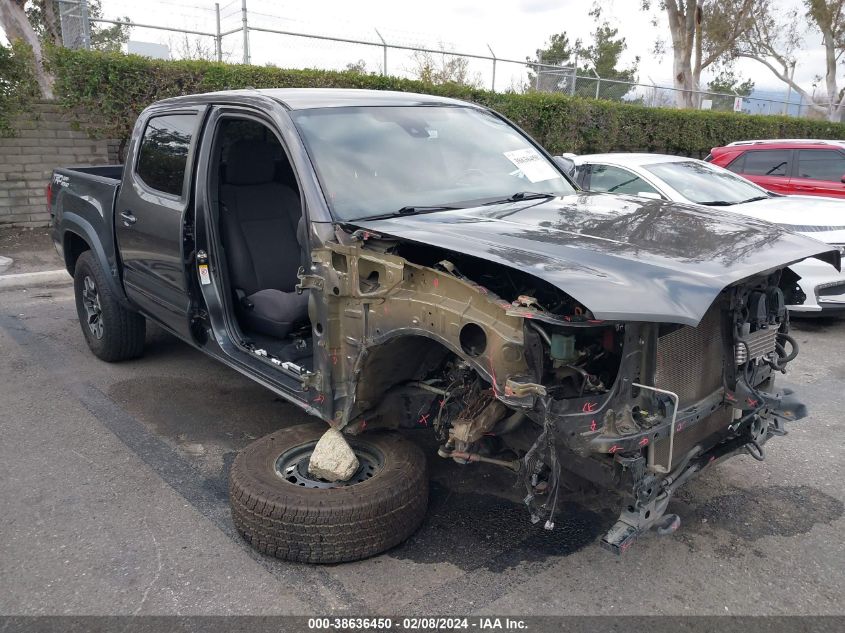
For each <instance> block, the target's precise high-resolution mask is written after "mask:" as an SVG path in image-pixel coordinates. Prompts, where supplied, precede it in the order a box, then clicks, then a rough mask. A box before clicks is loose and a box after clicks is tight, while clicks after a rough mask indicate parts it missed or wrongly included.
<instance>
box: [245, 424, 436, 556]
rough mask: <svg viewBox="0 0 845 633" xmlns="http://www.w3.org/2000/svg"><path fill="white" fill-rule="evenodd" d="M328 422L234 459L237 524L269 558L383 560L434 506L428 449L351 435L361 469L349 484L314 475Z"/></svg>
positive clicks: (381, 436)
mask: <svg viewBox="0 0 845 633" xmlns="http://www.w3.org/2000/svg"><path fill="white" fill-rule="evenodd" d="M326 429H327V426H326V424H325V423H324V422H319V423H315V424H303V425H300V426H294V427H291V428H287V429H283V430H281V431H276V432H275V433H271V434H270V435H267V436H265V437H263V438H261V439H260V440H257V441H256V442H253V443H252V444H250V445H249V446H247V447H246V448H245V449H244V450H243V451H242V452H241V453H240V454H238V456H237V457H236V458H235V463H234V464H233V465H232V470H231V473H230V476H229V503H230V504H231V506H232V518H233V520H234V522H235V526H236V527H237V529H238V531H239V532H240V533H241V534H242V535H243V537H244V538H245V539H246V540H247V541H249V543H251V544H252V546H253V547H255V548H256V549H257V550H258V551H260V552H262V553H263V554H268V555H270V556H275V557H277V558H282V559H285V560H291V561H298V562H304V563H339V562H345V561H352V560H358V559H361V558H367V557H368V556H373V555H375V554H379V553H380V552H383V551H385V550H387V549H390V548H391V547H393V546H394V545H397V544H399V543H401V542H402V541H404V540H405V539H406V538H408V537H409V536H410V535H411V534H413V533H414V532H415V531H416V529H417V528H418V527H419V525H420V523H421V522H422V520H423V517H424V516H425V512H426V508H427V506H428V468H427V464H426V460H425V456H424V455H423V453H422V451H421V450H420V449H419V448H418V447H417V446H416V445H414V444H412V443H411V442H409V441H408V440H406V439H404V438H402V437H401V436H400V435H399V434H398V433H391V432H372V433H370V434H365V435H362V436H360V437H347V440H348V441H349V444H350V446H351V447H352V449H353V450H354V451H355V455H356V456H357V457H358V461H359V462H360V466H359V468H358V470H357V471H356V472H355V474H354V475H353V476H352V477H351V478H350V480H349V481H347V482H338V483H329V482H326V481H323V480H320V479H316V478H314V477H313V476H311V475H310V474H309V473H308V460H309V458H310V455H311V453H312V452H313V450H314V446H315V445H316V444H317V440H319V439H320V437H321V436H322V434H323V433H324V432H325V431H326Z"/></svg>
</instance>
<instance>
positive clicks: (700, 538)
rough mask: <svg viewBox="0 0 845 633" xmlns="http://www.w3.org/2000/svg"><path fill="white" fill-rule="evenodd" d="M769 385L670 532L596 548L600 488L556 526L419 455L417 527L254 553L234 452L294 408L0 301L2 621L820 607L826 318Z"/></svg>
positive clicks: (516, 495)
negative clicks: (778, 426) (359, 555)
mask: <svg viewBox="0 0 845 633" xmlns="http://www.w3.org/2000/svg"><path fill="white" fill-rule="evenodd" d="M794 331H795V333H796V334H797V338H798V340H799V342H800V344H801V354H800V355H799V357H798V359H797V361H795V362H794V363H792V364H791V365H790V373H789V374H788V375H787V376H786V377H784V378H783V379H782V380H781V383H780V384H788V385H790V386H793V387H794V388H795V389H796V391H798V390H800V393H801V395H802V396H803V397H804V400H805V402H807V403H808V404H809V406H810V409H811V415H810V417H809V418H808V419H806V420H803V421H801V422H799V423H796V424H794V425H792V426H791V428H790V433H789V435H788V436H787V437H786V438H776V439H774V440H772V441H771V442H770V443H769V444H767V446H766V452H767V459H766V461H765V462H763V463H758V462H756V461H754V460H753V459H752V458H751V457H749V456H741V457H738V458H735V459H733V460H730V461H728V462H726V463H723V464H720V465H718V466H716V467H714V468H712V469H709V470H708V471H705V473H704V474H703V475H702V476H700V477H699V478H697V479H696V480H694V481H693V482H691V483H690V484H688V485H687V486H686V487H684V488H683V489H682V490H681V492H680V494H679V496H678V497H676V499H675V500H674V501H673V503H672V504H671V505H670V511H672V512H676V513H677V514H679V515H680V516H681V518H682V521H683V524H682V526H681V529H680V530H679V531H678V532H677V533H676V534H675V535H673V536H667V537H658V536H656V535H654V534H650V535H648V536H646V537H644V538H642V539H640V541H639V542H638V543H637V544H636V545H635V546H634V547H633V548H631V550H630V551H629V552H628V553H626V554H625V555H624V556H623V557H621V558H615V557H613V556H612V555H610V554H608V553H607V552H605V551H603V550H601V549H600V548H599V546H598V542H599V539H600V538H601V536H602V535H603V534H604V532H605V531H606V530H607V529H608V528H609V527H610V526H611V525H612V524H613V522H614V520H615V518H616V516H617V511H618V505H617V503H618V502H617V501H616V500H614V499H599V500H597V499H595V498H593V497H589V496H583V495H580V494H577V493H572V494H571V495H568V496H567V497H566V499H565V502H564V503H563V504H562V509H561V511H560V514H559V515H558V518H557V527H556V528H555V530H554V531H551V532H547V531H545V530H543V528H542V523H541V524H538V525H532V524H531V523H530V521H529V519H528V513H527V511H526V510H525V508H524V506H523V505H522V503H521V498H522V496H523V490H522V489H521V488H520V487H519V486H516V485H515V481H514V479H513V477H512V476H511V475H509V474H508V473H507V472H505V471H504V470H502V469H498V470H497V469H496V467H493V466H490V467H488V466H486V465H478V464H476V465H470V466H460V465H458V464H455V463H453V462H451V461H446V460H443V459H440V458H438V457H437V456H436V453H435V450H434V449H435V445H434V444H433V443H432V440H431V438H429V437H428V435H427V434H426V431H425V430H421V431H416V432H411V437H413V438H414V439H415V440H416V441H419V442H420V443H422V444H424V445H425V446H426V448H427V449H429V450H428V454H429V455H430V463H431V470H432V478H433V479H432V489H431V502H430V510H429V515H428V518H427V519H426V521H425V523H424V524H423V526H422V528H421V529H420V530H419V532H417V534H416V535H415V536H414V537H412V538H411V539H410V540H409V541H408V542H406V543H405V544H403V545H400V546H398V547H396V548H394V549H393V550H391V551H389V552H387V553H386V554H384V555H381V556H378V557H376V558H372V559H369V560H365V561H360V562H356V563H351V564H344V565H335V566H323V567H316V566H307V565H299V564H290V563H286V562H281V561H277V560H274V559H269V558H265V557H263V556H261V555H259V554H257V553H255V552H253V551H252V550H251V548H250V547H249V546H248V545H247V544H246V543H245V542H243V541H242V540H241V539H240V537H239V536H238V534H237V533H236V532H235V530H234V527H233V525H232V522H231V519H230V517H229V509H228V503H227V499H226V496H227V473H228V469H229V466H230V464H231V463H232V460H233V458H234V455H235V453H236V451H238V450H239V449H241V448H243V447H244V446H245V445H247V444H248V443H249V442H251V441H252V440H254V439H256V438H258V437H261V436H263V435H265V434H267V433H269V432H271V431H273V430H275V429H277V428H280V427H283V426H287V425H294V424H300V423H303V422H306V421H308V420H309V419H308V418H307V416H305V415H304V414H303V413H301V412H300V411H299V410H298V409H296V408H295V407H293V406H291V405H289V404H286V403H285V402H283V401H281V400H280V399H279V398H277V397H276V396H275V395H274V394H272V393H271V392H269V391H267V390H265V389H264V388H262V387H260V386H259V385H257V384H255V383H253V382H251V381H250V380H248V379H247V378H245V377H243V376H241V375H239V374H238V373H236V372H235V371H233V370H231V369H229V368H227V367H224V366H222V365H220V364H218V363H216V362H214V361H212V360H211V359H208V358H206V357H205V356H204V355H203V354H201V353H200V352H197V351H195V350H193V349H192V348H190V347H189V346H187V345H186V344H184V343H181V342H179V341H177V340H176V339H174V338H172V337H171V336H169V335H168V334H166V333H163V332H162V331H161V330H159V329H157V328H155V327H150V328H149V331H148V335H147V338H148V341H147V350H146V354H145V356H144V357H143V358H142V359H140V360H138V361H133V362H128V363H123V364H117V365H109V364H106V363H102V362H100V361H98V360H97V359H95V358H94V357H93V356H92V355H91V354H90V353H89V352H88V349H87V347H86V346H85V343H84V340H83V338H82V335H81V333H80V331H79V325H78V323H77V320H76V313H75V307H74V302H73V297H72V292H71V289H70V288H69V287H67V286H61V287H44V288H36V287H33V288H28V289H26V290H21V289H18V290H7V291H4V292H0V354H2V359H3V360H2V362H0V403H2V406H0V438H2V441H0V481H2V482H3V485H2V486H0V508H2V512H0V561H2V564H0V612H2V613H3V614H6V615H9V614H17V615H22V614H27V615H36V614H39V615H40V614H102V615H112V614H119V615H123V614H161V615H170V614H180V615H197V614H256V615H263V614H300V615H307V614H327V613H351V614H379V613H380V614H396V615H412V614H461V615H467V614H472V613H478V614H485V613H490V614H514V615H527V614H541V615H542V614H548V615H551V614H555V615H557V614H605V615H607V614H649V615H651V614H680V615H693V614H747V615H758V614H839V613H842V610H843V609H842V604H843V603H842V595H843V593H845V542H843V539H842V534H843V533H845V518H843V513H845V505H843V502H845V458H843V452H842V447H843V446H845V427H844V426H843V423H842V420H841V411H842V410H843V408H845V321H836V320H828V319H826V320H823V321H809V322H803V323H799V324H797V325H796V326H795V327H794Z"/></svg>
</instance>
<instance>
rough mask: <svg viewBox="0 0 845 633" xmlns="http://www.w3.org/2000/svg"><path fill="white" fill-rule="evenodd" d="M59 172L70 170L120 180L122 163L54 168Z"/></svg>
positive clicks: (75, 172)
mask: <svg viewBox="0 0 845 633" xmlns="http://www.w3.org/2000/svg"><path fill="white" fill-rule="evenodd" d="M56 171H57V172H58V171H61V172H71V173H74V174H86V175H87V176H97V177H98V178H104V179H107V180H117V181H118V182H119V181H120V178H121V176H123V165H92V166H90V167H64V168H62V169H58V170H56Z"/></svg>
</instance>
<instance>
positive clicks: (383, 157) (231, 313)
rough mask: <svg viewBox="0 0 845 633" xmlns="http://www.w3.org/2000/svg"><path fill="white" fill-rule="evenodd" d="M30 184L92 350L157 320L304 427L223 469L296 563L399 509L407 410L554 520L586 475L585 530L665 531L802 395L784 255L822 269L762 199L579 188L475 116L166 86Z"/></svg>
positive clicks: (370, 544)
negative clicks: (795, 388)
mask: <svg viewBox="0 0 845 633" xmlns="http://www.w3.org/2000/svg"><path fill="white" fill-rule="evenodd" d="M48 197H49V206H50V211H51V214H52V230H53V238H54V241H55V243H56V246H57V248H58V250H59V252H60V253H61V254H62V256H63V257H64V260H65V262H66V264H67V268H68V271H69V272H70V273H71V274H72V275H73V276H74V283H75V291H76V298H77V310H78V314H79V318H80V321H81V324H82V331H83V334H84V335H85V338H86V340H87V342H88V344H89V346H90V348H91V349H92V351H93V352H94V353H95V354H96V355H97V356H99V357H100V358H102V359H104V360H107V361H117V360H124V359H129V358H133V357H136V356H138V355H140V354H141V353H142V350H143V345H144V332H145V329H144V328H145V322H146V319H150V320H152V321H154V322H156V323H157V324H159V325H160V326H162V327H164V328H166V329H167V330H169V331H170V332H172V333H174V334H175V335H176V336H179V337H180V338H182V339H184V340H185V341H187V342H188V343H189V344H191V345H193V346H195V347H196V348H198V349H200V350H202V351H204V352H205V353H207V354H209V355H211V356H213V357H215V358H217V359H219V360H220V361H222V362H224V363H226V364H228V365H229V366H231V367H233V368H234V369H236V370H238V371H239V372H242V373H243V374H245V375H247V376H249V377H251V378H253V379H254V380H256V381H258V382H259V383H261V384H263V385H264V386H266V387H267V388H268V389H271V390H273V391H275V392H276V393H278V394H279V395H281V396H283V397H284V398H286V399H287V400H289V401H290V402H292V403H294V404H295V405H298V406H300V407H302V408H303V409H305V410H307V411H308V412H309V413H311V414H313V415H314V416H316V417H318V418H320V419H321V420H323V422H322V423H319V424H313V425H311V424H308V425H303V426H295V427H288V428H283V429H281V430H279V431H277V432H274V433H272V434H271V435H269V436H267V437H265V438H262V439H260V440H258V441H256V442H255V443H253V444H252V445H250V446H249V447H247V448H246V449H245V450H244V451H242V452H241V454H239V455H238V457H237V459H236V460H235V462H234V465H233V467H232V470H231V474H230V499H231V506H232V516H233V519H234V522H235V525H236V526H237V528H238V530H239V531H240V532H241V534H243V536H244V537H245V538H246V539H247V540H248V541H249V542H250V543H252V545H254V546H255V547H256V548H258V549H259V550H260V551H262V552H265V553H267V554H271V555H274V556H277V557H280V558H285V559H290V560H298V561H309V562H336V561H347V560H354V559H358V558H362V557H365V556H369V555H373V554H375V553H378V552H380V551H383V550H385V549H387V548H389V547H391V546H393V545H395V544H397V543H399V542H401V541H402V540H403V539H405V538H407V537H408V536H409V535H410V534H412V533H413V532H414V530H415V529H416V528H417V527H418V526H419V524H420V522H421V521H422V519H423V516H424V514H425V510H426V505H427V502H428V480H427V473H426V458H425V456H424V455H423V453H422V451H421V449H420V448H418V446H417V445H416V444H414V443H412V442H410V441H409V440H407V439H405V438H403V436H402V433H401V429H407V428H421V427H426V428H428V429H430V430H431V432H432V433H434V434H435V435H436V437H437V438H438V439H439V441H440V448H439V450H438V453H439V455H440V456H441V457H444V458H449V459H452V460H454V461H456V462H459V463H462V464H467V463H472V462H487V463H490V464H496V465H499V466H502V467H505V468H508V469H510V470H512V471H513V472H514V473H515V476H516V477H518V478H519V479H520V480H521V482H522V483H523V485H524V486H525V490H526V505H527V512H526V520H529V518H530V520H532V521H534V522H541V526H545V527H546V528H547V529H553V528H554V524H555V522H558V523H560V522H565V521H566V516H560V515H556V511H555V510H556V499H557V498H558V493H559V491H560V489H561V486H563V485H566V483H567V480H569V479H572V480H576V481H578V480H583V479H586V480H589V481H590V482H593V483H595V484H598V485H599V486H600V487H602V488H604V489H607V490H609V491H613V492H615V493H616V494H617V495H618V496H619V497H620V506H621V513H620V516H619V520H618V521H617V523H616V524H615V525H613V526H610V525H609V526H608V528H609V531H608V532H607V535H606V536H605V537H604V539H603V541H602V544H603V545H604V546H605V547H607V548H609V549H611V550H613V551H616V552H621V551H624V550H625V549H626V548H627V547H628V546H629V545H630V544H631V543H632V542H633V540H634V539H635V538H636V537H637V536H638V535H639V534H641V533H643V532H644V531H646V530H648V529H650V528H652V527H656V528H657V529H658V530H659V531H661V532H671V531H673V530H674V529H675V528H677V526H678V523H679V520H678V518H677V517H676V516H674V515H671V514H667V512H666V510H667V503H668V501H669V499H670V498H671V496H672V494H673V493H674V492H675V491H676V490H677V489H678V487H679V486H680V485H682V484H683V483H684V482H685V481H687V480H688V479H689V478H690V477H692V476H693V475H695V474H696V473H698V472H699V471H701V470H702V469H704V468H705V467H706V466H707V465H709V464H712V463H714V462H717V461H719V460H720V459H724V458H726V457H728V456H731V455H734V454H737V453H739V452H748V453H751V455H753V456H754V457H756V458H757V459H763V457H764V452H763V451H764V448H763V447H764V444H765V443H766V441H767V440H768V439H770V438H771V437H772V436H777V435H783V434H784V432H785V431H784V423H785V422H787V421H791V420H796V419H799V418H801V417H803V416H804V415H805V414H806V409H805V407H804V406H803V405H802V404H801V403H799V402H798V401H797V400H796V399H795V398H794V396H793V395H792V394H790V393H788V392H786V391H780V392H779V391H776V390H775V387H774V384H773V383H774V378H775V376H776V374H778V373H781V372H783V371H784V370H785V368H786V365H787V364H788V362H789V361H790V360H792V359H793V358H794V357H795V355H796V353H797V351H798V350H797V345H796V343H795V341H794V339H792V338H791V337H790V336H789V322H788V314H787V311H786V309H785V305H786V303H788V301H789V297H790V295H791V293H793V292H794V290H795V287H796V283H795V282H796V279H797V277H796V275H795V274H794V273H793V272H792V271H791V270H790V269H789V266H790V264H793V263H795V262H797V261H800V260H802V259H804V258H807V257H817V258H819V259H821V260H823V261H827V262H829V263H830V264H832V265H833V266H835V267H837V268H838V267H839V265H840V262H839V253H838V251H836V250H831V248H830V247H829V246H827V245H825V244H822V243H820V242H817V241H815V240H812V239H809V238H806V237H803V236H800V235H796V234H793V233H790V232H788V231H786V230H784V229H782V228H780V227H778V226H776V225H773V224H768V223H766V222H762V221H756V220H753V219H748V218H743V217H740V216H735V215H732V214H730V213H720V212H718V211H713V210H708V211H707V212H706V213H705V212H703V211H701V210H699V209H696V208H693V207H688V206H683V205H678V204H671V203H666V202H661V201H658V200H650V199H639V198H634V197H623V196H619V197H617V196H613V195H608V194H593V193H587V192H583V191H579V190H578V189H577V188H576V187H575V186H574V185H573V184H572V183H571V182H570V181H569V180H568V179H567V177H566V176H564V175H563V174H562V172H561V171H560V170H559V168H558V167H557V166H556V164H555V163H554V162H553V161H552V160H551V157H550V156H549V155H548V154H547V153H546V152H545V151H544V150H543V149H542V148H541V147H540V146H539V145H537V143H535V142H534V141H533V140H532V139H531V138H529V137H528V136H527V135H525V134H524V133H523V132H521V131H520V130H519V129H518V128H517V127H515V126H514V125H512V124H511V123H509V122H508V121H506V120H505V119H503V118H502V117H501V116H499V115H497V114H496V113H494V112H491V111H489V110H487V109H485V108H482V107H479V106H476V105H473V104H469V103H463V102H460V101H455V100H450V99H443V98H436V97H430V96H425V95H415V94H403V93H391V92H369V91H355V90H346V91H341V90H293V89H289V90H246V91H235V92H220V93H213V94H205V95H197V96H186V97H179V98H174V99H168V100H166V101H161V102H158V103H156V104H154V105H152V106H150V107H149V108H147V109H146V110H145V111H144V112H143V113H142V114H141V116H140V118H139V119H138V122H137V124H136V126H135V130H134V133H133V135H132V139H131V142H130V144H129V147H128V156H127V160H126V164H125V165H122V166H114V167H100V168H77V169H59V170H57V171H56V172H55V174H54V175H53V178H52V181H51V184H50V187H49V190H48ZM151 397H153V394H151ZM326 424H328V425H329V426H330V427H332V429H331V430H327V426H326ZM338 431H339V432H338ZM318 441H319V443H318ZM315 453H317V454H319V458H317V457H316V456H315V457H314V459H312V456H314V455H315ZM541 526H538V528H537V529H541Z"/></svg>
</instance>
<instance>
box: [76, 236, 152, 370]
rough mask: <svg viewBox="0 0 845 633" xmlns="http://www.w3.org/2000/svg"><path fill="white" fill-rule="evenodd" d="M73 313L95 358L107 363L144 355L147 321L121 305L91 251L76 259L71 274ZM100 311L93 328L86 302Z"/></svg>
mask: <svg viewBox="0 0 845 633" xmlns="http://www.w3.org/2000/svg"><path fill="white" fill-rule="evenodd" d="M73 291H74V295H75V296H76V313H77V315H78V316H79V324H80V326H81V327H82V333H83V334H84V335H85V341H86V342H87V343H88V347H90V348H91V351H92V352H93V353H94V355H95V356H96V357H97V358H99V359H101V360H104V361H108V362H110V363H112V362H117V361H121V360H129V359H131V358H137V357H139V356H140V355H141V354H142V353H143V352H144V338H145V334H146V320H145V319H144V317H143V316H141V315H140V314H138V313H137V312H133V311H131V310H129V309H128V308H126V307H124V306H123V305H121V303H120V302H119V301H118V299H117V297H115V296H114V293H113V292H112V291H111V288H110V287H109V285H108V282H107V281H106V276H105V273H104V272H103V269H102V268H101V267H100V265H99V263H98V262H97V260H96V258H95V257H94V254H93V253H92V252H91V251H85V252H84V253H82V254H81V255H80V256H79V259H77V260H76V266H75V267H74V271H73ZM91 301H93V302H94V303H95V304H96V305H97V306H98V308H99V312H100V314H99V319H101V323H100V327H97V326H96V325H95V326H94V327H93V329H92V326H91V323H95V322H96V321H94V320H92V317H91V316H90V313H89V311H88V309H86V303H87V302H88V305H89V306H90V305H91V304H90V302H91Z"/></svg>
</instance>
